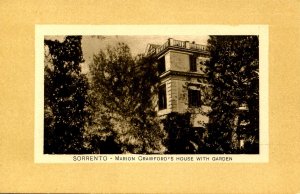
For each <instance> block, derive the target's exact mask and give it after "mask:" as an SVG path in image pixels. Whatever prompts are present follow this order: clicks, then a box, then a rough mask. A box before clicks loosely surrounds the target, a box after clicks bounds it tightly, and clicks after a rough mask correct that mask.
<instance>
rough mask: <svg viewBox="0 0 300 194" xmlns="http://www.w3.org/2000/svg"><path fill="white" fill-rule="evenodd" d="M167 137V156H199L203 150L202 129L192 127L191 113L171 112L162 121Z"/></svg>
mask: <svg viewBox="0 0 300 194" xmlns="http://www.w3.org/2000/svg"><path fill="white" fill-rule="evenodd" d="M162 123H163V125H164V129H165V130H166V132H167V134H168V137H167V139H166V141H165V145H166V147H167V149H168V151H167V153H168V154H199V153H201V152H202V149H203V143H204V142H203V133H204V130H203V128H200V127H197V128H196V127H193V126H192V123H191V113H189V112H186V113H176V112H172V113H170V114H168V115H167V116H166V118H165V119H163V120H162Z"/></svg>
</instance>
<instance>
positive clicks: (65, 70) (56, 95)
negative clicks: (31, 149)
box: [44, 36, 88, 154]
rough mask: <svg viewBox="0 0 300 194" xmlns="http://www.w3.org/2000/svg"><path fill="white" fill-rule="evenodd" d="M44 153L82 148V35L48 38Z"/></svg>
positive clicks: (73, 151) (84, 91)
mask: <svg viewBox="0 0 300 194" xmlns="http://www.w3.org/2000/svg"><path fill="white" fill-rule="evenodd" d="M44 44H45V49H46V50H47V51H48V52H46V51H45V54H46V56H45V69H44V72H45V84H44V97H45V100H44V110H45V117H44V123H45V125H44V126H45V133H44V153H47V154H51V153H55V154H66V153H71V154H76V153H81V151H82V149H83V130H84V124H85V117H86V114H87V112H86V111H85V105H86V98H87V88H88V83H87V79H86V77H85V76H84V75H83V74H81V67H80V63H82V62H84V60H83V56H82V50H81V36H67V37H66V38H65V40H64V42H62V43H60V42H59V41H57V40H56V41H52V40H45V41H44Z"/></svg>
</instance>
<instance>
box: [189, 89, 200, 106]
mask: <svg viewBox="0 0 300 194" xmlns="http://www.w3.org/2000/svg"><path fill="white" fill-rule="evenodd" d="M188 98H189V107H200V99H201V96H200V90H192V89H188Z"/></svg>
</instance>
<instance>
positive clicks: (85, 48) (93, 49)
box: [45, 35, 208, 73]
mask: <svg viewBox="0 0 300 194" xmlns="http://www.w3.org/2000/svg"><path fill="white" fill-rule="evenodd" d="M168 38H174V39H176V40H182V41H190V42H192V41H195V43H197V44H204V45H206V44H207V39H208V36H171V35H170V36H161V35H153V36H118V35H115V36H83V37H82V52H83V57H84V59H85V62H84V64H83V65H82V70H83V72H84V73H86V72H87V71H88V64H89V63H90V62H91V61H92V59H93V55H94V54H97V53H98V52H99V50H101V49H106V48H107V46H108V45H110V46H115V45H116V44H117V43H119V42H123V43H126V44H127V45H128V46H129V48H130V50H131V53H132V55H133V56H135V55H137V54H140V53H144V52H145V49H146V46H147V45H148V44H159V45H162V44H164V43H165V42H167V40H168ZM45 39H51V40H55V39H56V40H59V41H63V40H64V36H46V37H45Z"/></svg>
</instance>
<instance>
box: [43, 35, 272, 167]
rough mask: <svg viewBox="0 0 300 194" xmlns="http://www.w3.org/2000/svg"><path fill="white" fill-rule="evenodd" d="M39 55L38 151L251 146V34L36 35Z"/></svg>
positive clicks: (255, 78)
mask: <svg viewBox="0 0 300 194" xmlns="http://www.w3.org/2000/svg"><path fill="white" fill-rule="evenodd" d="M43 62H44V65H43V74H42V75H43V91H42V93H43V99H44V100H43V111H42V112H43V115H42V116H43V121H42V122H43V129H42V130H43V131H42V133H41V134H42V140H43V141H42V152H43V155H48V156H49V155H50V156H51V155H86V154H88V155H107V154H108V155H111V154H113V155H119V156H118V157H111V156H108V157H109V158H110V159H113V158H114V160H131V159H132V160H135V158H134V157H133V158H132V157H130V158H125V157H120V155H125V156H126V157H127V156H135V155H155V156H158V157H159V156H173V155H185V156H186V155H188V156H195V155H197V156H204V155H220V154H221V155H222V156H224V154H226V155H233V156H234V155H259V154H260V145H261V144H262V143H261V141H260V110H261V109H260V36H259V33H257V34H253V33H252V34H249V35H247V33H246V34H245V33H242V34H232V35H227V34H224V35H222V34H217V35H213V34H200V35H197V34H192V35H190V34H189V35H184V34H178V35H177V34H175V35H174V34H162V35H148V34H146V35H140V34H138V35H135V34H134V35H132V34H129V35H124V34H120V35H113V34H105V33H104V34H98V35H89V34H88V35H85V34H79V35H44V36H43ZM265 131H266V129H265ZM164 159H165V160H170V161H173V160H174V159H173V157H169V158H167V157H165V158H161V160H164ZM176 159H178V160H183V161H185V160H187V161H190V160H192V159H190V158H188V157H185V158H181V159H179V158H176ZM219 159H220V160H228V161H231V160H232V158H227V157H226V158H225V157H223V158H219ZM219 159H216V158H213V159H212V160H219ZM75 160H93V158H90V156H89V157H81V156H78V157H74V158H73V161H75ZM95 160H98V159H97V157H96V159H95ZM139 160H143V159H141V158H139ZM197 160H201V158H200V159H199V157H198V158H197ZM192 161H193V160H192Z"/></svg>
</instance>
